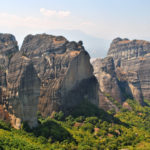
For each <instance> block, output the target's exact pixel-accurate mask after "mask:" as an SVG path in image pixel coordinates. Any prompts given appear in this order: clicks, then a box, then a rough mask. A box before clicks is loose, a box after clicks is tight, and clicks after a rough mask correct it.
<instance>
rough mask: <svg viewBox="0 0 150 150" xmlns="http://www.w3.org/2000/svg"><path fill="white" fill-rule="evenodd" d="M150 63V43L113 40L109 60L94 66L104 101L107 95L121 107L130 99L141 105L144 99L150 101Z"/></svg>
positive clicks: (99, 60) (95, 63)
mask: <svg viewBox="0 0 150 150" xmlns="http://www.w3.org/2000/svg"><path fill="white" fill-rule="evenodd" d="M149 63H150V42H147V41H143V40H133V41H130V40H128V39H121V38H116V39H114V40H113V41H112V43H111V46H110V49H109V51H108V55H107V57H106V58H104V59H97V60H95V61H94V62H93V66H94V73H95V75H96V77H97V79H98V81H99V85H100V90H101V92H102V93H103V97H102V98H101V101H102V102H103V103H104V102H105V101H106V99H107V98H108V96H107V97H106V94H107V93H108V94H109V93H110V96H111V97H112V98H114V99H115V100H117V101H118V102H119V103H121V104H122V103H123V102H124V100H125V99H126V98H129V97H130V98H133V99H136V100H137V101H138V102H139V103H140V104H142V105H143V99H148V100H150V84H149V82H150V75H149V74H150V66H149ZM101 104H102V103H101ZM102 107H103V106H102Z"/></svg>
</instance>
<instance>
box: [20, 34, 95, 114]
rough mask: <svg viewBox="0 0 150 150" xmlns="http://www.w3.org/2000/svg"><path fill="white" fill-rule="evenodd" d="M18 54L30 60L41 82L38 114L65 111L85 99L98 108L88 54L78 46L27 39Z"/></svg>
mask: <svg viewBox="0 0 150 150" xmlns="http://www.w3.org/2000/svg"><path fill="white" fill-rule="evenodd" d="M21 52H22V54H23V55H25V56H26V57H27V58H29V59H32V62H33V65H34V68H35V70H36V72H37V74H38V77H39V78H40V80H41V86H40V99H39V105H38V108H39V111H40V112H41V113H42V115H43V116H48V115H50V114H51V113H52V111H58V110H65V111H66V110H69V109H71V108H72V107H74V106H76V105H77V104H79V103H80V102H81V101H82V100H84V99H85V98H86V99H88V100H89V101H91V102H92V103H94V104H96V105H98V93H97V89H98V84H97V80H96V79H95V77H94V75H93V68H92V66H91V64H90V61H89V59H90V57H89V54H88V53H87V52H86V51H85V49H84V47H83V46H82V42H78V43H76V42H69V41H68V40H66V39H65V38H64V37H62V36H51V35H46V34H42V35H35V36H32V35H29V36H27V37H26V38H25V40H24V42H23V45H22V48H21Z"/></svg>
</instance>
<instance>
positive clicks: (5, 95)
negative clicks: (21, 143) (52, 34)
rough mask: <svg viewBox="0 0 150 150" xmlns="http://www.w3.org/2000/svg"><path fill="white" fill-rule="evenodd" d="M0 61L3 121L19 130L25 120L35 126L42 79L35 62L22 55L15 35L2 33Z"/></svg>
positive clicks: (1, 113) (0, 35)
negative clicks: (35, 67)
mask: <svg viewBox="0 0 150 150" xmlns="http://www.w3.org/2000/svg"><path fill="white" fill-rule="evenodd" d="M0 62H1V63H0V107H1V112H0V117H1V119H4V120H9V121H10V122H11V124H12V125H13V126H14V127H15V128H17V129H18V128H20V126H21V122H25V121H27V122H28V123H29V125H30V127H34V126H36V124H37V117H36V112H37V105H38V96H39V95H40V80H39V78H38V76H37V73H36V71H35V69H34V67H33V64H32V61H31V60H29V59H26V58H23V56H22V55H21V53H20V52H19V50H18V46H17V42H16V40H15V37H14V36H13V35H10V34H0Z"/></svg>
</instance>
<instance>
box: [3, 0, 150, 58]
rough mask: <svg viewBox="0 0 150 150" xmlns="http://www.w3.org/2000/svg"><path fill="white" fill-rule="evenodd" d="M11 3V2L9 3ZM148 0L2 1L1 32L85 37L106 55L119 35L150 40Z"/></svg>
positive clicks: (20, 35) (19, 35) (88, 46)
mask: <svg viewBox="0 0 150 150" xmlns="http://www.w3.org/2000/svg"><path fill="white" fill-rule="evenodd" d="M8 4H9V5H8ZM149 6H150V1H149V0H142V1H141V0H133V1H131V0H126V1H122V0H93V1H90V0H82V1H79V0H71V1H69V0H62V1H59V0H55V1H52V0H38V1H35V0H30V1H29V0H26V1H19V0H13V1H8V0H5V1H2V2H1V6H0V29H1V30H0V32H1V33H11V34H13V35H15V37H16V39H17V41H18V43H19V46H20V45H21V43H22V41H23V39H24V37H25V36H26V35H28V34H37V33H47V34H53V35H63V36H65V37H66V38H67V39H68V40H74V41H79V40H82V41H83V43H84V46H85V48H86V50H87V51H88V52H89V53H90V55H91V57H92V58H97V57H105V56H106V54H107V51H108V49H109V45H110V43H111V41H112V40H113V39H114V38H116V37H121V38H129V39H143V40H148V41H150V31H149V26H150V18H149V13H150V10H149Z"/></svg>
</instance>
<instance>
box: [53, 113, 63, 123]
mask: <svg viewBox="0 0 150 150" xmlns="http://www.w3.org/2000/svg"><path fill="white" fill-rule="evenodd" d="M54 119H56V120H58V121H62V120H64V113H63V112H62V111H60V112H55V113H54Z"/></svg>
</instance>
